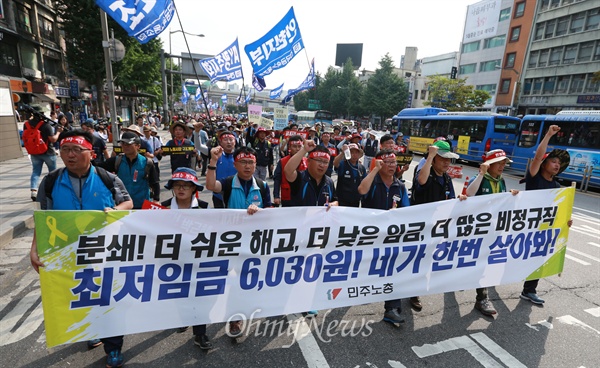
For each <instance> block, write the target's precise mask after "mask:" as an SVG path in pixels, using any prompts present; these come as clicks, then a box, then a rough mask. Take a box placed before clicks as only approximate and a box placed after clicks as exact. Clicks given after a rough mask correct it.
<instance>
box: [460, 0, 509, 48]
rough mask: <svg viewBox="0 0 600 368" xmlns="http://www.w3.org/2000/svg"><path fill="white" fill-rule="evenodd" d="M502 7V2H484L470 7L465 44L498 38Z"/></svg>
mask: <svg viewBox="0 0 600 368" xmlns="http://www.w3.org/2000/svg"><path fill="white" fill-rule="evenodd" d="M501 7H502V0H484V1H480V2H478V3H477V4H473V5H469V7H468V8H467V18H466V20H465V32H464V34H463V43H469V42H473V41H477V40H481V39H484V38H490V37H494V36H496V33H498V22H499V19H500V10H501V9H500V8H501Z"/></svg>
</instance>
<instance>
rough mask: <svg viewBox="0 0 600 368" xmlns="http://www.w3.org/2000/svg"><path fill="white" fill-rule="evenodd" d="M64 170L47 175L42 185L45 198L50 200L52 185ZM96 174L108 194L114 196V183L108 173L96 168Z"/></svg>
mask: <svg viewBox="0 0 600 368" xmlns="http://www.w3.org/2000/svg"><path fill="white" fill-rule="evenodd" d="M64 169H65V168H64V167H63V168H60V169H58V170H54V171H52V172H51V173H49V174H48V175H46V181H45V183H44V193H46V198H49V199H52V189H54V183H55V182H56V179H58V177H59V176H61V174H62V173H63V170H64ZM96 173H98V176H100V179H101V180H102V183H104V185H105V186H106V187H107V188H108V190H110V192H111V193H112V194H113V195H114V193H115V182H114V181H113V179H112V178H111V177H110V176H109V175H108V171H106V170H104V169H103V168H101V167H96Z"/></svg>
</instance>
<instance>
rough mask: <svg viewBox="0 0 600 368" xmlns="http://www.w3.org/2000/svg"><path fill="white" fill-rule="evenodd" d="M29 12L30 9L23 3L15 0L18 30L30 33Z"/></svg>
mask: <svg viewBox="0 0 600 368" xmlns="http://www.w3.org/2000/svg"><path fill="white" fill-rule="evenodd" d="M30 12H31V10H30V9H29V8H27V7H26V6H24V5H23V4H20V3H17V2H15V13H16V14H15V15H16V16H15V18H16V23H17V29H18V30H20V31H24V32H27V33H32V29H31V15H30V14H31V13H30Z"/></svg>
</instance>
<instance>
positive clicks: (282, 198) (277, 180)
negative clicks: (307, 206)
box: [273, 135, 307, 207]
mask: <svg viewBox="0 0 600 368" xmlns="http://www.w3.org/2000/svg"><path fill="white" fill-rule="evenodd" d="M303 141H304V139H303V138H302V136H300V135H293V136H291V137H290V138H289V140H288V142H287V148H288V151H289V155H287V156H285V157H283V158H282V159H281V160H279V162H278V163H277V167H276V168H275V174H274V175H273V204H274V205H276V206H278V205H280V204H281V206H282V207H290V206H291V204H292V194H291V189H290V183H289V181H288V180H287V177H286V176H285V174H284V173H283V169H285V166H286V165H287V163H288V161H289V160H290V158H292V156H294V155H295V154H296V153H297V152H298V151H300V148H302V142H303ZM306 167H307V160H306V157H302V161H300V165H299V166H298V167H297V168H296V169H297V170H298V171H304V170H306ZM280 189H281V192H280ZM280 193H281V194H280Z"/></svg>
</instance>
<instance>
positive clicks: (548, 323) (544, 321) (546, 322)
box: [525, 320, 554, 331]
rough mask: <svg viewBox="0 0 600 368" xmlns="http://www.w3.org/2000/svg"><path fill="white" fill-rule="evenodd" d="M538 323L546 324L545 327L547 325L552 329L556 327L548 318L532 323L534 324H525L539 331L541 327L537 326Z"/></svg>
mask: <svg viewBox="0 0 600 368" xmlns="http://www.w3.org/2000/svg"><path fill="white" fill-rule="evenodd" d="M537 325H540V326H544V327H546V328H547V329H549V330H551V329H553V328H554V325H553V324H552V322H548V321H547V320H542V321H539V322H538V323H536V324H535V325H532V324H529V323H526V324H525V326H527V327H529V328H531V329H532V330H536V331H539V330H540V329H539V328H537V327H536V326H537Z"/></svg>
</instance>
